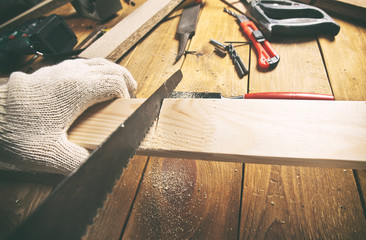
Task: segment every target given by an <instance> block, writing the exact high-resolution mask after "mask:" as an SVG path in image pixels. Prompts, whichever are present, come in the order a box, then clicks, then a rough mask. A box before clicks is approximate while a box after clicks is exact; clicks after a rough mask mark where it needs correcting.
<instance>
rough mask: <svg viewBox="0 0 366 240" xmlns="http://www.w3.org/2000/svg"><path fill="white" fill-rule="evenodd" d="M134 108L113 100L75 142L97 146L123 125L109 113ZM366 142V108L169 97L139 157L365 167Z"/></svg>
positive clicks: (82, 126) (81, 130) (78, 128)
mask: <svg viewBox="0 0 366 240" xmlns="http://www.w3.org/2000/svg"><path fill="white" fill-rule="evenodd" d="M137 102H139V103H140V102H141V101H140V100H137ZM131 103H132V104H133V105H135V106H137V104H136V101H135V100H134V99H121V100H117V101H115V102H113V104H111V106H109V108H108V109H107V110H106V111H101V112H100V113H94V114H93V116H92V117H90V118H88V119H85V121H84V122H80V125H79V126H76V127H75V128H74V129H73V130H72V131H71V132H70V134H69V138H70V139H71V140H72V141H73V142H75V143H77V144H79V145H81V146H84V147H88V148H96V147H97V146H98V144H99V143H100V142H101V141H102V140H103V139H104V138H105V137H106V136H107V135H108V134H109V133H110V132H111V131H113V130H114V129H115V127H117V126H118V125H119V124H120V123H121V118H122V117H121V116H120V115H118V113H117V112H114V113H113V115H112V117H114V118H115V119H118V121H116V122H114V123H112V120H113V118H112V117H110V115H109V114H108V113H107V112H108V111H111V110H109V109H119V110H120V111H123V109H125V108H127V109H131V106H132V104H131ZM112 105H115V106H113V107H112ZM117 111H118V110H117ZM115 116H118V117H117V118H116V117H115ZM108 121H109V122H110V123H109V124H108ZM102 123H103V124H104V125H103V126H102ZM107 124H108V125H107ZM97 127H98V128H97ZM102 132H103V133H102ZM233 143H235V144H233ZM365 143H366V103H365V102H347V101H337V102H333V101H330V102H329V101H291V100H242V101H240V100H231V99H227V100H224V99H220V100H208V99H206V100H204V99H195V100H191V99H180V100H176V99H166V100H165V101H164V103H163V107H162V109H161V112H160V116H159V121H158V124H157V127H156V129H154V130H153V131H151V134H150V135H148V136H147V137H146V138H145V140H144V141H143V143H142V144H141V145H140V148H139V150H138V153H139V154H149V155H155V156H164V157H172V156H177V157H186V158H198V159H210V158H211V159H212V160H223V161H235V162H253V163H267V164H285V165H304V166H328V167H347V166H348V167H352V168H366V149H365V148H364V146H365Z"/></svg>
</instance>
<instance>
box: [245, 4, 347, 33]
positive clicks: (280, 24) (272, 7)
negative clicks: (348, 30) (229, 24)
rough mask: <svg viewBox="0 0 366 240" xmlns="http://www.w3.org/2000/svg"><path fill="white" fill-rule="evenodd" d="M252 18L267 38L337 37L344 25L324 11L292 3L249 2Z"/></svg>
mask: <svg viewBox="0 0 366 240" xmlns="http://www.w3.org/2000/svg"><path fill="white" fill-rule="evenodd" d="M247 2H248V3H249V4H247V6H248V7H249V11H250V13H251V15H252V16H253V17H254V18H256V20H257V22H258V23H259V24H260V25H261V29H262V31H263V33H264V34H265V35H266V36H267V37H271V36H276V35H279V36H280V35H281V36H283V35H285V36H309V35H318V34H326V35H331V36H336V35H337V34H338V32H339V30H340V26H339V25H338V24H337V23H336V22H335V21H334V20H333V19H332V18H331V17H330V16H329V15H328V14H327V13H325V12H324V11H323V10H321V9H319V8H317V7H313V6H309V5H306V4H302V3H297V2H292V1H288V0H252V1H250V0H247Z"/></svg>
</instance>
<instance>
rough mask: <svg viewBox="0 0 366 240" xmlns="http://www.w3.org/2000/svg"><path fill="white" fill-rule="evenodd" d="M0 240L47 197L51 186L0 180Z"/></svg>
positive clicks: (5, 237)
mask: <svg viewBox="0 0 366 240" xmlns="http://www.w3.org/2000/svg"><path fill="white" fill-rule="evenodd" d="M0 180H1V181H0V192H1V194H0V239H7V237H8V236H9V235H10V234H11V233H12V232H13V231H14V230H15V229H16V227H17V226H18V225H19V224H20V223H21V222H22V221H23V220H24V219H25V218H26V217H27V216H28V215H29V214H30V213H31V212H32V211H34V210H35V209H36V207H37V206H38V205H39V204H40V203H41V202H42V201H43V200H44V199H46V197H47V196H48V194H49V193H50V192H51V190H52V188H53V186H52V185H47V184H37V183H32V182H28V183H25V182H22V181H14V180H6V179H3V178H0Z"/></svg>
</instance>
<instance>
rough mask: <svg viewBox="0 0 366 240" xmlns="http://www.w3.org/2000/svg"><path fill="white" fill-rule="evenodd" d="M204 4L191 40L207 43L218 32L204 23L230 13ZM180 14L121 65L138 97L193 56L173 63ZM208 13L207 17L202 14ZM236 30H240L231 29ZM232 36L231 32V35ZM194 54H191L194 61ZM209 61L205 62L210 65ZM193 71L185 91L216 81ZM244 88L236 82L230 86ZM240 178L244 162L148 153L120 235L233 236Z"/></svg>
mask: <svg viewBox="0 0 366 240" xmlns="http://www.w3.org/2000/svg"><path fill="white" fill-rule="evenodd" d="M203 4H204V7H203V9H202V12H201V16H200V19H199V21H198V26H197V32H196V35H195V36H194V37H193V39H192V44H193V41H198V42H200V41H201V42H202V43H203V44H206V42H203V41H202V40H201V39H200V33H201V32H202V31H203V32H207V34H210V33H212V32H214V31H216V30H213V29H212V27H211V28H210V29H207V28H202V27H201V24H207V23H205V21H215V22H216V20H217V21H220V20H221V19H222V16H225V15H226V14H224V13H222V14H219V13H221V11H222V6H223V5H221V4H220V2H219V1H203ZM219 4H220V5H219ZM206 11H209V12H211V13H210V14H208V13H205V12H206ZM180 13H181V11H178V12H176V13H174V16H172V17H171V18H169V20H168V21H165V22H164V23H162V24H159V26H158V27H157V28H156V29H154V31H153V32H152V33H151V34H149V36H148V37H147V38H146V39H144V41H142V42H141V43H140V44H139V45H138V47H137V48H136V49H135V50H134V51H133V53H132V54H131V55H130V56H128V57H126V58H125V59H123V60H122V64H125V66H126V67H127V68H128V69H129V70H130V71H131V72H132V74H133V75H134V76H137V81H138V84H139V89H138V91H137V96H138V97H148V96H149V95H150V94H151V93H152V92H153V91H154V90H155V89H156V88H157V87H158V86H159V85H161V83H162V82H163V81H164V80H165V79H167V78H168V77H169V76H170V75H171V74H172V73H173V72H175V71H176V70H177V69H178V68H181V66H182V65H183V68H184V64H185V63H186V60H187V58H188V57H191V56H190V55H187V58H185V57H182V58H181V59H180V61H179V62H178V63H175V64H174V62H175V57H176V54H177V53H178V42H179V41H178V39H175V33H176V30H177V25H178V22H179V17H175V16H178V15H179V14H180ZM175 14H177V15H175ZM206 14H207V15H206ZM204 15H206V16H208V17H209V18H206V19H205V18H202V16H204ZM232 20H233V19H230V23H232ZM227 24H228V23H227ZM202 29H203V30H202ZM233 34H237V33H236V32H234V31H233ZM231 36H232V35H231V33H230V32H229V35H228V37H231ZM188 46H189V48H188V50H192V51H193V50H195V51H197V52H198V53H201V48H202V46H198V47H197V48H195V49H193V48H192V47H191V45H188ZM196 46H197V45H196ZM210 47H211V46H210ZM147 53H149V54H147ZM141 56H143V57H141ZM193 56H194V55H193ZM200 57H203V56H198V58H200ZM195 58H196V56H194V57H192V59H193V60H194V59H195ZM210 63H211V61H208V62H206V65H207V66H208V65H209V64H210ZM230 66H232V65H230ZM230 69H231V68H230ZM189 72H192V73H189ZM194 72H197V71H196V68H191V69H183V74H184V76H185V77H184V79H183V80H182V81H184V82H182V83H181V84H183V85H184V86H185V88H186V91H196V89H202V90H206V91H213V89H214V88H215V84H207V83H208V81H204V83H202V82H201V81H200V79H199V77H200V76H202V77H203V78H206V77H207V76H206V75H204V74H203V73H202V74H196V76H195V77H194V78H189V77H187V76H188V74H191V75H192V76H193V75H194V74H193V73H194ZM221 77H224V76H221ZM221 77H220V78H221ZM219 81H223V79H219ZM233 81H234V80H233ZM234 86H237V85H234ZM240 90H241V89H240V88H237V87H235V88H233V89H232V91H238V92H239V91H240ZM225 91H226V90H225ZM228 93H230V92H228ZM241 179H242V164H240V163H220V162H211V161H207V162H206V161H196V160H186V159H177V158H154V157H153V158H150V160H149V164H148V166H147V169H146V172H145V175H144V178H143V181H142V183H141V187H140V191H139V192H138V195H137V196H136V201H135V204H134V207H133V209H132V212H131V216H130V218H129V221H128V224H127V226H126V230H125V231H124V233H123V237H122V238H123V239H131V238H140V239H161V238H176V239H187V238H201V239H215V238H216V239H234V238H236V235H237V232H238V221H239V214H238V213H239V209H240V189H241ZM155 202H156V204H154V203H155ZM169 234H170V235H169ZM137 236H138V237H137Z"/></svg>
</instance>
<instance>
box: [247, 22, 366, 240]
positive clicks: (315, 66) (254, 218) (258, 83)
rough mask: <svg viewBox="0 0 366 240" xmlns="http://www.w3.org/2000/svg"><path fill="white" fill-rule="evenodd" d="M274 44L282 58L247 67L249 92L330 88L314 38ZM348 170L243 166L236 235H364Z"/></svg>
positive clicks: (326, 90)
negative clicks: (268, 68) (261, 67)
mask: <svg viewBox="0 0 366 240" xmlns="http://www.w3.org/2000/svg"><path fill="white" fill-rule="evenodd" d="M342 31H343V26H341V33H342ZM353 34H354V33H352V34H351V35H353ZM337 38H338V36H337V37H336V38H335V39H337ZM282 41H283V42H282ZM272 46H273V47H274V49H275V50H277V51H278V52H279V55H280V56H281V62H280V63H279V65H278V67H277V68H276V69H275V70H274V71H273V72H271V73H262V72H259V71H258V70H257V69H255V68H251V75H250V79H249V89H250V91H251V92H265V91H307V92H318V93H331V92H332V89H331V86H330V84H329V82H328V78H327V74H326V71H325V69H324V67H323V66H324V63H323V62H322V57H321V55H320V52H319V49H318V44H317V41H316V40H315V39H298V40H296V39H288V40H283V39H282V40H281V43H272ZM338 47H340V48H342V47H343V46H338ZM332 49H333V50H335V49H336V48H332ZM253 56H254V55H253ZM340 58H342V57H340V56H338V57H337V59H334V61H338V60H339V59H340ZM252 59H253V58H252ZM332 86H333V84H332ZM347 168H350V167H347ZM351 172H352V171H351V170H342V169H327V168H310V167H301V168H300V167H287V166H276V165H253V164H246V165H245V173H244V189H243V198H242V201H243V202H242V211H241V222H240V239H256V238H258V239H263V238H268V239H270V238H272V239H319V238H330V239H343V238H344V239H347V238H348V239H357V238H362V236H364V235H365V232H364V229H365V228H364V226H365V220H364V217H363V214H362V212H363V211H362V206H361V204H360V198H359V196H358V192H357V187H356V184H355V181H354V178H353V176H352V174H350V173H351ZM335 189H337V191H335Z"/></svg>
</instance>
